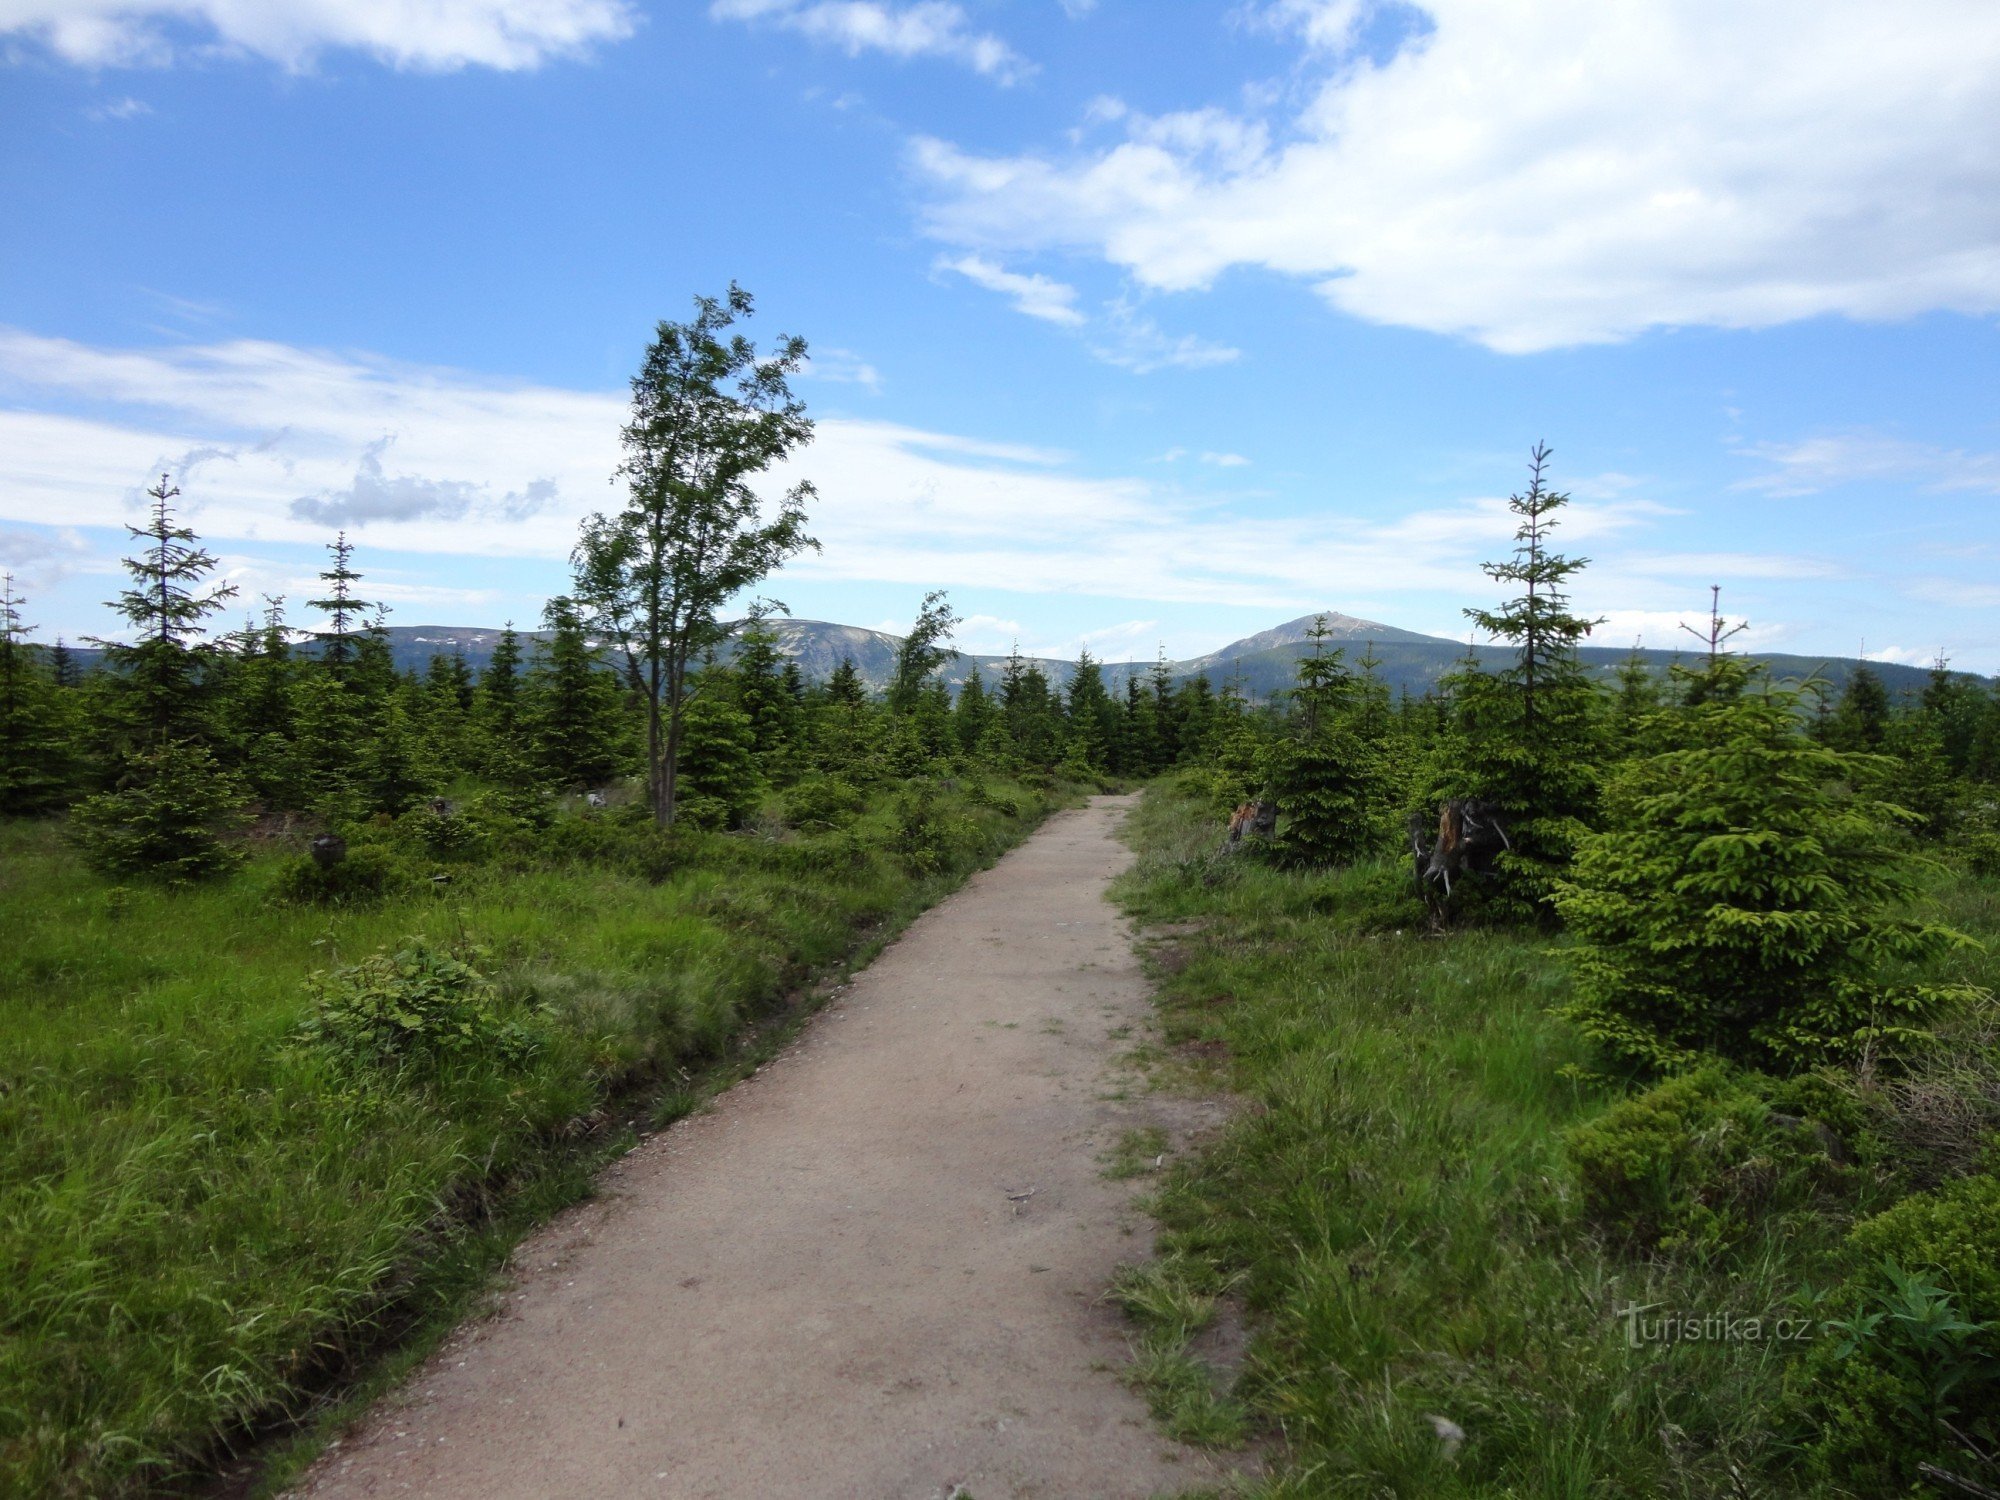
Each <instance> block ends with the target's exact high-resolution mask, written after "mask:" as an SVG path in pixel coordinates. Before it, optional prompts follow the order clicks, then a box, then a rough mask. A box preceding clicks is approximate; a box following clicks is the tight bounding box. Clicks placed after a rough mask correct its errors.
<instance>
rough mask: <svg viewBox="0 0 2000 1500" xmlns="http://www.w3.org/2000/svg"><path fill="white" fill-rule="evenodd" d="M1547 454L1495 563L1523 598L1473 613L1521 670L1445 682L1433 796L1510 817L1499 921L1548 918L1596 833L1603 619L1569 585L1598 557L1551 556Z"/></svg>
mask: <svg viewBox="0 0 2000 1500" xmlns="http://www.w3.org/2000/svg"><path fill="white" fill-rule="evenodd" d="M1549 456H1550V450H1549V448H1548V445H1547V444H1537V445H1536V446H1535V450H1534V452H1533V453H1532V454H1531V455H1530V457H1529V483H1528V489H1527V492H1526V493H1525V494H1516V495H1511V496H1509V497H1508V500H1507V505H1508V508H1509V509H1510V510H1511V511H1513V513H1514V514H1515V515H1516V516H1518V517H1519V518H1520V525H1519V527H1518V528H1517V529H1516V531H1515V533H1514V540H1515V547H1514V555H1513V557H1512V558H1510V559H1509V560H1508V561H1506V562H1497V563H1488V564H1486V566H1485V572H1486V574H1487V576H1488V577H1490V578H1492V579H1493V580H1494V581H1495V582H1498V583H1503V584H1514V585H1517V586H1519V588H1520V590H1521V592H1520V593H1518V594H1516V595H1515V596H1514V597H1513V598H1511V599H1509V600H1507V601H1506V602H1505V603H1504V604H1502V605H1501V606H1500V608H1499V609H1497V610H1486V609H1468V610H1467V611H1466V612H1465V613H1466V615H1467V616H1468V617H1469V618H1470V619H1471V620H1472V622H1473V623H1474V624H1475V625H1477V626H1478V627H1479V628H1480V629H1481V630H1482V631H1484V632H1485V633H1486V634H1487V635H1489V636H1492V637H1495V638H1497V639H1499V640H1503V641H1508V642H1511V643H1512V644H1513V646H1514V659H1513V661H1512V663H1511V664H1510V665H1508V666H1506V667H1504V668H1502V669H1501V670H1500V671H1498V672H1487V671H1483V670H1481V669H1480V667H1479V666H1478V664H1477V663H1476V662H1470V661H1469V662H1468V663H1467V665H1466V666H1465V667H1464V668H1463V669H1461V670H1460V671H1458V672H1457V673H1455V674H1453V675H1452V676H1451V677H1449V678H1447V679H1446V683H1445V686H1446V687H1447V688H1448V690H1449V692H1450V694H1451V696H1452V701H1453V707H1454V710H1455V713H1454V721H1455V722H1454V724H1453V731H1454V732H1453V733H1452V734H1451V735H1449V736H1448V737H1446V738H1445V739H1444V740H1443V741H1442V742H1441V743H1440V745H1439V747H1438V750H1437V752H1436V754H1435V759H1434V770H1433V774H1432V777H1431V785H1430V788H1429V792H1430V794H1431V799H1432V800H1431V802H1430V805H1429V806H1428V807H1427V808H1425V809H1423V811H1424V812H1425V813H1427V814H1428V815H1429V816H1433V817H1434V816H1435V814H1436V801H1437V800H1442V799H1443V798H1447V797H1476V798H1481V799H1484V800H1485V801H1487V802H1490V803H1493V804H1494V805H1495V806H1497V807H1498V808H1499V809H1500V812H1501V815H1502V816H1503V817H1504V818H1505V820H1506V825H1507V833H1508V838H1509V840H1510V842H1511V844H1512V848H1511V849H1510V850H1509V851H1508V852H1507V853H1504V854H1502V855H1501V856H1500V859H1499V868H1498V871H1497V875H1496V879H1495V880H1494V882H1493V886H1492V889H1491V891H1490V892H1489V901H1490V906H1491V909H1492V910H1494V912H1495V914H1496V915H1499V916H1502V917H1504V918H1507V919H1510V920H1515V921H1547V920H1549V918H1550V915H1551V913H1550V909H1549V907H1548V906H1547V900H1548V896H1549V893H1550V891H1551V889H1552V886H1553V882H1554V881H1555V879H1556V877H1557V876H1558V875H1559V874H1560V873H1561V872H1562V871H1563V870H1564V869H1566V868H1567V867H1568V864H1569V861H1570V858H1571V856H1572V854H1573V853H1574V852H1575V849H1576V846H1577V843H1578V841H1579V840H1581V839H1582V838H1583V836H1584V835H1585V834H1586V833H1588V832H1589V828H1590V820H1591V818H1592V817H1593V816H1594V814H1595V811H1596V804H1597V793H1598V775H1599V769H1598V768H1599V749H1598V744H1597V732H1596V723H1595V712H1594V711H1595V707H1596V688H1595V687H1594V686H1593V685H1592V683H1591V680H1590V678H1589V676H1588V674H1587V673H1586V672H1585V670H1584V667H1583V664H1582V662H1581V661H1580V660H1579V659H1578V657H1577V650H1576V648H1577V645H1578V643H1579V642H1581V641H1582V640H1583V638H1584V637H1585V636H1587V635H1588V634H1589V633H1590V630H1591V627H1592V626H1593V625H1595V624H1596V623H1597V622H1596V621H1595V620H1586V619H1583V618H1581V617H1580V616H1578V615H1575V614H1573V613H1571V611H1570V606H1569V594H1568V591H1567V587H1566V586H1567V584H1568V582H1569V579H1570V578H1571V577H1572V576H1573V575H1575V574H1576V573H1577V572H1578V571H1579V570H1581V569H1582V568H1584V567H1585V566H1586V565H1587V564H1588V563H1589V561H1590V559H1588V558H1583V557H1576V558H1572V557H1565V556H1563V555H1562V554H1561V553H1558V552H1552V551H1550V550H1549V532H1550V531H1551V530H1552V529H1553V528H1554V526H1555V525H1556V521H1557V512H1558V511H1560V510H1561V509H1562V508H1563V507H1564V506H1565V505H1567V504H1568V503H1569V496H1568V495H1566V494H1562V493H1560V492H1559V491H1556V490H1552V489H1550V488H1549V487H1548V482H1547V471H1548V461H1549Z"/></svg>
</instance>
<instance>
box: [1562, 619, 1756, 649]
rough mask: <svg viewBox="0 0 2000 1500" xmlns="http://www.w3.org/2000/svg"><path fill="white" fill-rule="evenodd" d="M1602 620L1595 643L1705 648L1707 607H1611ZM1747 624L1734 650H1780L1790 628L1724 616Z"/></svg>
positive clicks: (1728, 623)
mask: <svg viewBox="0 0 2000 1500" xmlns="http://www.w3.org/2000/svg"><path fill="white" fill-rule="evenodd" d="M1600 618H1601V619H1602V620H1603V622H1604V623H1603V624H1601V625H1599V626H1598V627H1597V628H1596V629H1595V630H1593V631H1591V633H1590V644H1591V645H1593V646H1609V647H1614V648H1615V647H1623V646H1631V645H1639V646H1644V647H1645V648H1646V649H1647V650H1648V651H1688V652H1694V651H1706V650H1707V649H1708V646H1707V641H1708V611H1707V610H1705V609H1608V610H1605V611H1604V612H1603V614H1602V615H1601V616H1600ZM1738 625H1744V626H1746V627H1747V628H1746V629H1744V630H1742V631H1739V632H1738V633H1737V634H1736V635H1734V636H1732V637H1730V640H1729V649H1730V650H1731V651H1779V650H1782V649H1783V648H1784V643H1785V641H1786V639H1787V638H1788V637H1789V635H1790V634H1791V632H1790V630H1789V629H1788V628H1787V627H1786V626H1784V625H1782V624H1779V625H1759V624H1756V623H1754V622H1750V621H1746V620H1744V619H1743V618H1742V617H1741V616H1740V615H1727V614H1725V616H1724V618H1723V628H1724V629H1725V630H1733V629H1735V627H1736V626H1738Z"/></svg>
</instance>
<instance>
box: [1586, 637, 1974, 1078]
mask: <svg viewBox="0 0 2000 1500" xmlns="http://www.w3.org/2000/svg"><path fill="white" fill-rule="evenodd" d="M1708 675H1710V676H1712V677H1713V678H1714V679H1715V680H1714V681H1711V682H1710V683H1708V684H1707V690H1706V691H1704V692H1702V693H1700V694H1698V695H1691V696H1693V697H1694V698H1695V701H1694V702H1693V704H1692V706H1689V707H1684V708H1682V709H1680V710H1678V711H1677V712H1676V713H1674V714H1672V715H1663V716H1662V719H1663V720H1670V721H1671V723H1670V724H1668V725H1664V726H1663V729H1662V733H1664V734H1671V735H1672V737H1673V740H1674V748H1672V749H1668V750H1665V751H1662V752H1661V753H1658V754H1654V755H1649V756H1645V757H1642V758H1641V759H1638V760H1636V761H1633V762H1631V763H1629V764H1628V765H1627V766H1626V767H1625V768H1624V769H1623V770H1622V771H1621V772H1619V773H1618V774H1617V775H1616V776H1615V777H1614V778H1613V779H1612V781H1611V783H1610V785H1609V788H1608V790H1607V795H1606V798H1605V820H1604V830H1603V832H1601V833H1597V834H1594V835H1591V836H1590V837H1588V838H1586V839H1585V840H1584V841H1583V844H1582V846H1581V848H1580V849H1579V851H1578V853H1577V857H1576V862H1575V865H1574V867H1573V869H1572V871H1571V873H1570V876H1569V878H1568V879H1567V880H1565V881H1563V882H1561V883H1560V885H1559V886H1558V888H1557V894H1556V897H1555V901H1556V905H1557V907H1558V908H1559V909H1560V911H1561V913H1562V916H1563V919H1564V920H1565V921H1566V922H1567V923H1568V925H1569V927H1570V930H1571V931H1572V932H1573V933H1574V934H1575V935H1576V937H1577V939H1578V942H1577V945H1576V947H1575V948H1573V949H1571V950H1569V952H1570V961H1571V963H1572V965H1573V968H1574V971H1575V974H1576V992H1575V996H1574V998H1573V999H1572V1000H1571V1001H1570V1002H1569V1003H1568V1005H1567V1006H1566V1007H1565V1014H1567V1015H1568V1016H1569V1017H1570V1019H1572V1020H1573V1021H1575V1022H1576V1023H1577V1024H1578V1025H1579V1026H1580V1027H1581V1028H1582V1029H1583V1031H1584V1033H1585V1034H1586V1035H1588V1036H1589V1037H1590V1038H1591V1039H1592V1040H1593V1041H1595V1042H1597V1043H1598V1044H1599V1046H1601V1047H1602V1048H1603V1049H1604V1050H1605V1051H1606V1052H1607V1053H1608V1054H1609V1055H1610V1056H1612V1057H1613V1058H1615V1059H1617V1060H1618V1061H1620V1062H1622V1063H1626V1064H1629V1065H1635V1066H1637V1067H1639V1068H1641V1069H1643V1070H1646V1071H1650V1072H1675V1071H1679V1070H1682V1069H1684V1068H1687V1067H1689V1066H1692V1065H1694V1064H1695V1063H1697V1062H1698V1061H1699V1060H1700V1059H1701V1058H1702V1057H1703V1056H1704V1055H1714V1056H1720V1057H1724V1058H1728V1059H1731V1060H1733V1061H1737V1062H1743V1063H1749V1064H1751V1065H1753V1066H1756V1067H1760V1068H1773V1067H1775V1068H1781V1069H1793V1068H1799V1067H1804V1066H1810V1065H1812V1064H1814V1063H1817V1062H1821V1061H1824V1060H1827V1059H1829V1058H1838V1057H1852V1056H1854V1055H1857V1054H1859V1053H1861V1052H1863V1051H1865V1050H1869V1049H1873V1048H1877V1047H1883V1046H1888V1045H1893V1044H1895V1043H1897V1042H1900V1041H1904V1040H1908V1039H1909V1038H1910V1037H1911V1036H1912V1035H1913V1034H1914V1033H1915V1032H1916V1030H1917V1028H1919V1027H1920V1026H1921V1024H1922V1022H1923V1019H1924V1017H1925V1016H1926V1015H1927V1014H1928V1013H1929V1012H1930V1011H1931V1010H1932V1009H1934V1008H1935V1007H1937V1006H1939V1005H1940V1004H1942V1003H1944V1002H1946V1001H1947V1000H1949V999H1953V998H1966V997H1967V995H1968V994H1969V992H1967V991H1964V990H1954V989H1951V988H1949V987H1940V986H1934V985H1921V984H1898V983H1894V982H1892V981H1891V979H1890V978H1889V971H1890V970H1892V969H1893V968H1895V967H1898V966H1900V965H1902V964H1904V963H1906V962H1908V961H1910V960H1915V959H1920V958H1924V957H1928V956H1932V955H1935V954H1936V953H1938V952H1939V951H1941V950H1943V949H1946V948H1949V947H1951V946H1953V945H1955V944H1958V943H1962V942H1964V941H1965V939H1963V938H1961V937H1960V936H1959V935H1958V934H1957V933H1954V932H1952V931H1950V930H1949V929H1946V928H1943V927H1939V926H1936V925H1933V924H1929V923H1924V922H1918V921H1914V920H1910V919H1907V918H1905V917H1902V916H1900V915H1898V914H1897V912H1896V908H1897V907H1898V906H1899V905H1900V904H1901V903H1902V902H1903V901H1904V899H1905V898H1906V897H1907V896H1908V895H1909V894H1910V892H1911V890H1912V887H1913V883H1914V874H1913V870H1912V864H1911V861H1910V860H1909V859H1908V857H1907V855H1906V854H1905V852H1904V850H1903V849H1902V848H1901V840H1900V837H1899V835H1898V833H1897V831H1896V825H1897V824H1898V823H1899V822H1902V821H1904V820H1905V819H1907V817H1908V814H1906V813H1905V812H1903V810H1902V809H1901V808H1898V807H1895V806H1892V805H1890V804H1889V803H1887V802H1885V801H1883V800H1882V798H1881V797H1880V795H1879V793H1878V791H1877V790H1876V789H1877V788H1879V787H1880V786H1881V784H1882V783H1883V781H1884V780H1885V778H1887V777H1888V776H1890V775H1892V774H1893V771H1894V767H1893V763H1892V762H1890V761H1888V760H1887V759H1885V758H1883V757H1877V756H1864V755H1858V754H1853V753H1848V752H1842V751H1838V750H1834V749H1832V748H1830V747H1828V746H1824V745H1820V744H1816V743H1814V742H1813V741H1812V740H1811V739H1809V738H1808V737H1807V736H1806V735H1805V733H1804V732H1803V731H1802V729H1801V722H1800V713H1799V702H1798V698H1799V695H1798V694H1797V693H1796V692H1789V691H1782V690H1779V689H1777V688H1775V687H1772V686H1770V685H1769V684H1768V683H1767V682H1764V681H1762V680H1761V679H1760V678H1759V677H1758V676H1757V675H1756V673H1755V672H1754V670H1753V669H1752V668H1751V667H1749V666H1748V665H1746V664H1744V663H1743V662H1741V661H1740V660H1739V659H1737V658H1734V657H1728V656H1724V657H1719V658H1718V659H1717V660H1716V662H1715V663H1714V664H1713V665H1711V666H1710V667H1709V668H1708Z"/></svg>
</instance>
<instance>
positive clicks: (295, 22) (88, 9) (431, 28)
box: [0, 0, 637, 118]
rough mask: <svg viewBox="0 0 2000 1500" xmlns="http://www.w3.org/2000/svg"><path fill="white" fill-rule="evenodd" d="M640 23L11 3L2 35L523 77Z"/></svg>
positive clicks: (511, 13)
mask: <svg viewBox="0 0 2000 1500" xmlns="http://www.w3.org/2000/svg"><path fill="white" fill-rule="evenodd" d="M636 19H637V12H636V11H635V10H634V8H633V7H632V5H631V4H629V3H628V0H425V3H423V4H418V5H412V4H409V3H408V0H0V36H5V35H13V36H19V37H25V38H28V39H29V40H31V41H33V42H37V43H39V44H41V45H42V46H44V47H46V48H47V49H48V50H49V51H50V52H52V53H54V54H55V55H56V56H57V57H60V58H62V59H63V60H65V61H67V62H72V63H78V64H81V65H83V66H86V67H143V66H164V65H166V64H169V63H171V62H173V61H174V60H175V59H176V58H177V57H180V56H182V55H184V54H187V53H190V52H200V53H211V54H212V53H215V52H222V53H226V54H236V55H244V56H254V57H261V58H265V59H267V60H269V61H271V62H275V63H277V64H278V65H280V66H281V67H285V68H289V69H293V70H298V69H304V68H308V67H310V66H311V65H312V63H313V60H314V59H315V58H316V57H317V56H318V55H319V54H320V53H322V52H326V51H331V50H336V49H340V50H354V51H359V52H364V53H367V54H369V55H371V56H373V57H375V58H378V59H379V60H381V61H382V62H385V63H387V64H389V65H390V66H391V67H396V68H409V69H419V70H425V71H435V72H445V71H451V70H453V69H457V68H464V67H486V68H498V69H502V70H513V69H520V68H532V67H536V66H538V65H539V64H541V63H543V62H545V61H547V60H549V59H550V58H553V57H571V56H576V55H578V54H581V53H583V52H585V51H587V50H588V49H589V48H590V47H591V46H592V45H594V44H596V43H600V42H613V41H618V40H620V39H621V38H624V37H626V36H629V35H630V34H631V32H632V28H633V26H634V24H636ZM125 102H127V103H137V101H136V100H134V101H125ZM111 108H112V109H113V110H115V109H116V106H112V107H111ZM140 108H141V111H143V108H144V106H141V107H140ZM114 117H116V118H126V116H114Z"/></svg>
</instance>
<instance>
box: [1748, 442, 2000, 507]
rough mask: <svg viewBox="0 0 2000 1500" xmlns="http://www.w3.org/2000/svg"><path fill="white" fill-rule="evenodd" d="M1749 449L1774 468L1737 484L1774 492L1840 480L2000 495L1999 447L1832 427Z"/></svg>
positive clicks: (1806, 490)
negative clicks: (1982, 448) (1943, 444)
mask: <svg viewBox="0 0 2000 1500" xmlns="http://www.w3.org/2000/svg"><path fill="white" fill-rule="evenodd" d="M1747 451H1748V453H1749V454H1750V456H1752V457H1755V458H1759V459H1762V460H1763V461H1764V462H1766V463H1768V464H1770V465H1772V468H1771V469H1770V471H1769V472H1767V473H1764V474H1759V475H1756V476H1754V477H1752V478H1750V479H1746V480H1743V481H1742V482H1741V483H1740V484H1739V485H1738V486H1737V487H1738V488H1739V489H1749V490H1762V491H1764V492H1765V493H1766V494H1771V495H1812V494H1817V493H1818V492H1819V491H1821V490H1824V489H1831V488H1833V487H1835V486H1837V485H1843V484H1862V483H1892V484H1905V485H1910V486H1914V487H1916V488H1919V489H1925V490H1976V491H1981V492H1983V493H1986V494H1993V495H2000V453H1970V452H1967V451H1966V450H1964V449H1962V448H1940V447H1937V446H1935V445H1933V444H1929V443H1913V442H1906V441H1904V440H1903V439H1900V438H1892V437H1884V436H1881V435H1880V434H1877V433H1868V432H1847V433H1829V434H1826V435H1823V436H1820V437H1811V438H1805V439H1802V440H1801V441H1799V442H1796V443H1760V444H1758V445H1756V446H1755V447H1753V448H1750V449H1748V450H1747Z"/></svg>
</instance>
